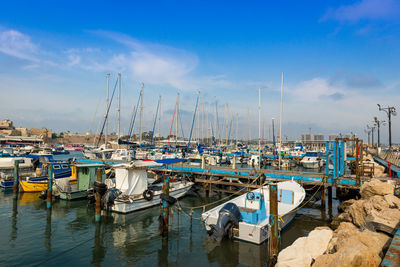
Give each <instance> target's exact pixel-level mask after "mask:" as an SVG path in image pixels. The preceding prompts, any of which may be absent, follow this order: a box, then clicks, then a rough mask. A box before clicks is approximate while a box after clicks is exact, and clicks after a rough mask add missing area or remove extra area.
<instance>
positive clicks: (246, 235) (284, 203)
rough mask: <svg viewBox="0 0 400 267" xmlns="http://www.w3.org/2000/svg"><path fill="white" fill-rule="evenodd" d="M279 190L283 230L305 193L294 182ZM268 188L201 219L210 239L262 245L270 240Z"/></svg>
mask: <svg viewBox="0 0 400 267" xmlns="http://www.w3.org/2000/svg"><path fill="white" fill-rule="evenodd" d="M277 187H278V192H277V193H278V215H279V218H280V220H279V227H280V229H283V228H285V227H286V226H287V225H288V224H289V223H290V222H291V221H292V220H293V219H294V217H295V215H296V208H297V207H298V206H299V205H300V204H301V203H302V202H303V200H304V198H305V195H306V193H305V190H304V188H303V187H302V186H300V185H299V184H298V183H296V182H295V181H285V182H280V183H278V184H277ZM269 217H270V214H269V186H268V185H266V186H263V187H261V188H258V189H256V190H253V191H251V192H248V193H246V194H243V195H241V196H238V197H236V198H234V199H232V200H229V201H227V202H225V203H223V204H221V205H219V206H217V207H215V208H213V209H211V210H209V211H206V212H204V213H203V214H202V215H201V219H202V221H203V222H204V224H205V226H206V229H207V231H208V234H209V235H210V237H211V238H212V239H213V240H215V241H218V242H220V241H221V240H222V239H223V238H225V237H229V238H232V239H238V240H242V241H246V242H250V243H254V244H262V243H263V242H264V241H266V240H267V239H268V237H269V230H270V229H269V227H270V226H269Z"/></svg>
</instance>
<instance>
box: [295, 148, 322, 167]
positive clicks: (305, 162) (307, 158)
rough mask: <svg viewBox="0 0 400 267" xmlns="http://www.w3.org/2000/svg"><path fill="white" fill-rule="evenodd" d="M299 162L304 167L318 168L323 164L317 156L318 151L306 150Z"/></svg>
mask: <svg viewBox="0 0 400 267" xmlns="http://www.w3.org/2000/svg"><path fill="white" fill-rule="evenodd" d="M300 164H301V165H302V166H303V167H304V168H306V169H319V168H321V167H322V166H323V165H324V160H323V159H321V157H319V156H318V152H314V151H312V152H306V154H305V155H304V157H303V158H302V159H301V161H300Z"/></svg>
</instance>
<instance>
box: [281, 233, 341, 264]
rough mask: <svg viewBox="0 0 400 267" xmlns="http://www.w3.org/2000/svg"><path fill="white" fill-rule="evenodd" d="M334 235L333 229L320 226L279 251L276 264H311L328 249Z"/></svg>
mask: <svg viewBox="0 0 400 267" xmlns="http://www.w3.org/2000/svg"><path fill="white" fill-rule="evenodd" d="M332 235H333V231H332V230H330V229H327V228H319V229H315V230H313V231H311V232H310V233H309V234H308V236H307V237H300V238H298V239H296V241H294V242H293V244H292V245H291V246H289V247H287V248H285V249H283V250H282V251H281V252H280V253H279V255H278V261H277V264H276V266H277V267H291V266H293V267H294V266H296V267H297V266H299V267H301V266H310V265H311V263H312V261H313V260H314V259H316V258H317V257H318V256H320V255H322V254H323V253H324V252H325V251H326V249H327V247H328V244H329V241H330V240H331V238H332Z"/></svg>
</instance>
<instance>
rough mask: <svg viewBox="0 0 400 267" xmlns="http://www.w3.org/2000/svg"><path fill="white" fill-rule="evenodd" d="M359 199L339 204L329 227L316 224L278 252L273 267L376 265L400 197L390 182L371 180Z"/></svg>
mask: <svg viewBox="0 0 400 267" xmlns="http://www.w3.org/2000/svg"><path fill="white" fill-rule="evenodd" d="M360 195H361V198H360V199H357V200H356V199H350V200H347V201H344V202H342V203H341V205H340V206H339V207H338V210H339V212H341V213H340V214H339V215H338V216H336V217H334V218H333V220H332V223H331V224H330V227H317V228H316V229H314V230H313V231H311V232H310V233H309V235H308V236H307V237H301V238H298V239H297V240H296V241H295V242H294V243H293V244H292V245H291V246H289V247H287V248H285V249H283V250H282V251H281V252H280V253H279V255H278V261H277V264H276V266H278V267H289V266H313V267H320V266H379V265H380V264H381V262H382V259H383V258H384V256H385V254H386V251H387V250H388V248H389V245H390V242H391V240H392V237H393V236H394V234H395V233H396V231H397V229H398V225H399V223H400V199H399V198H398V197H396V196H395V195H394V185H393V184H391V183H390V182H382V181H380V180H377V179H375V180H372V181H370V182H367V183H364V184H363V185H362V186H361V188H360Z"/></svg>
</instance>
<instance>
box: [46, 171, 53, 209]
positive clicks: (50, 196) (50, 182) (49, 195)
mask: <svg viewBox="0 0 400 267" xmlns="http://www.w3.org/2000/svg"><path fill="white" fill-rule="evenodd" d="M47 176H48V177H47V181H48V189H47V208H48V209H50V208H51V203H52V201H53V194H52V191H53V165H52V164H49V166H48V169H47Z"/></svg>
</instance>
